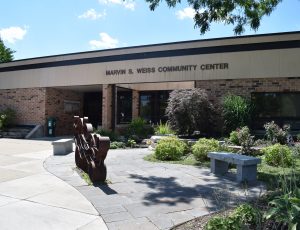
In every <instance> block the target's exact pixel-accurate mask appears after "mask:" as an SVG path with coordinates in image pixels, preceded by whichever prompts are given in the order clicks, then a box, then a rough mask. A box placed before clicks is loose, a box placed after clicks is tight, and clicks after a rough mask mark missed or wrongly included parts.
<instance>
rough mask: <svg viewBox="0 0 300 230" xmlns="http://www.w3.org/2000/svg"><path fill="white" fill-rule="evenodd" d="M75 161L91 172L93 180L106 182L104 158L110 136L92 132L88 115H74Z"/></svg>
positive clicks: (88, 172) (80, 166) (81, 167)
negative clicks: (81, 116) (82, 116)
mask: <svg viewBox="0 0 300 230" xmlns="http://www.w3.org/2000/svg"><path fill="white" fill-rule="evenodd" d="M73 130H74V140H75V145H76V149H75V162H76V165H77V167H78V168H80V169H82V170H83V171H85V172H86V173H87V174H89V176H90V179H91V181H92V182H104V181H105V179H106V174H107V170H106V166H105V164H104V160H105V158H106V155H107V151H108V149H109V145H110V140H109V137H102V136H100V135H99V134H95V133H92V132H93V126H92V124H90V123H88V117H84V118H80V117H78V116H74V124H73Z"/></svg>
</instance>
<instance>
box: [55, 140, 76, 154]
mask: <svg viewBox="0 0 300 230" xmlns="http://www.w3.org/2000/svg"><path fill="white" fill-rule="evenodd" d="M73 142H74V140H73V139H60V140H57V141H53V142H52V145H53V154H54V155H66V154H68V153H71V152H73Z"/></svg>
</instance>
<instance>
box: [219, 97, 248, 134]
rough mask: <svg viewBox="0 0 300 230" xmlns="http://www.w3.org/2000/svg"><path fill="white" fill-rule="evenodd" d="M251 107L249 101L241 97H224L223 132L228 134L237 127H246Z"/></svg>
mask: <svg viewBox="0 0 300 230" xmlns="http://www.w3.org/2000/svg"><path fill="white" fill-rule="evenodd" d="M252 107H253V106H252V105H251V103H250V101H249V100H247V99H245V98H243V97H241V96H237V95H233V94H229V95H227V96H225V97H224V99H223V103H222V116H223V119H224V128H225V131H226V132H228V133H229V132H231V131H232V130H235V129H237V128H238V127H242V126H245V125H248V123H249V121H250V118H251V113H252Z"/></svg>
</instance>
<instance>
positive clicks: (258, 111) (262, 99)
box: [251, 92, 300, 130]
mask: <svg viewBox="0 0 300 230" xmlns="http://www.w3.org/2000/svg"><path fill="white" fill-rule="evenodd" d="M251 98H252V101H253V103H254V105H255V110H254V111H255V112H254V115H255V119H254V122H253V123H254V126H255V127H256V128H258V127H259V128H263V124H264V123H265V122H269V121H272V120H274V121H275V122H276V123H277V124H279V125H281V126H282V125H284V124H290V125H291V129H295V130H299V129H300V93H297V92H291V93H252V95H251Z"/></svg>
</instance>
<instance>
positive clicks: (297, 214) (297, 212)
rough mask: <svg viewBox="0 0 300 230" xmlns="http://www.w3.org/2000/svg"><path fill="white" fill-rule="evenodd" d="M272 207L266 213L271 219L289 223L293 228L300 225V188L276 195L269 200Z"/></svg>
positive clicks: (292, 229)
mask: <svg viewBox="0 0 300 230" xmlns="http://www.w3.org/2000/svg"><path fill="white" fill-rule="evenodd" d="M269 204H270V206H271V207H270V209H269V210H268V211H267V212H266V213H265V214H264V217H265V218H266V219H267V220H269V219H273V220H276V222H281V223H283V224H287V225H288V228H289V229H291V230H296V229H298V227H299V226H300V189H299V188H298V189H296V190H295V191H294V192H290V193H286V194H283V195H280V196H277V197H275V199H273V200H271V201H270V202H269Z"/></svg>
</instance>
